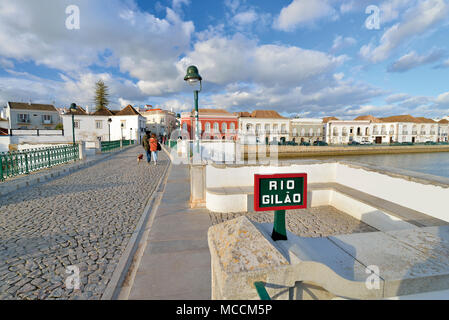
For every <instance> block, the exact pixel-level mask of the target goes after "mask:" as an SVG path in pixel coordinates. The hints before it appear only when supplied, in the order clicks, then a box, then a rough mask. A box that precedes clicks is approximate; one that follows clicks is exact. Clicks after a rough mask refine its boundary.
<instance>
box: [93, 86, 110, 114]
mask: <svg viewBox="0 0 449 320" xmlns="http://www.w3.org/2000/svg"><path fill="white" fill-rule="evenodd" d="M108 90H109V88H108V86H107V85H105V84H104V82H103V80H98V81H97V82H96V83H95V105H96V108H97V110H99V109H101V108H102V107H106V106H107V105H108V104H109V99H108V97H109V93H108Z"/></svg>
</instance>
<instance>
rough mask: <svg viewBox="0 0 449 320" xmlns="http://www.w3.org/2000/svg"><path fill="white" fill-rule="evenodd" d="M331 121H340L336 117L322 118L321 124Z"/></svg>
mask: <svg viewBox="0 0 449 320" xmlns="http://www.w3.org/2000/svg"><path fill="white" fill-rule="evenodd" d="M331 120H340V119H338V118H336V117H324V118H323V123H328V122H329V121H331Z"/></svg>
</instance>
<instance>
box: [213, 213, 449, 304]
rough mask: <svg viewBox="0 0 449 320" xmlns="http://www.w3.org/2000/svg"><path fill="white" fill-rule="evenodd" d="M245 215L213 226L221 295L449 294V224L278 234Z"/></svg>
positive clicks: (218, 295) (361, 296) (216, 290)
mask: <svg viewBox="0 0 449 320" xmlns="http://www.w3.org/2000/svg"><path fill="white" fill-rule="evenodd" d="M272 228H273V226H272V224H259V223H255V222H252V221H250V220H249V219H248V218H246V217H244V216H242V217H239V218H237V219H233V220H229V221H226V222H224V223H221V224H218V225H215V226H212V227H210V228H209V231H208V243H209V249H210V253H211V267H212V298H213V299H259V297H258V295H257V291H256V289H255V287H254V282H256V281H261V282H263V283H264V284H265V288H266V289H267V292H268V294H269V295H270V296H271V298H272V299H334V298H339V297H342V298H348V299H384V298H395V297H411V295H420V297H421V298H423V299H425V298H426V296H427V295H430V296H431V297H433V298H435V297H437V298H443V299H448V298H449V294H448V291H444V290H448V289H449V226H439V227H424V228H414V229H408V230H396V231H389V232H369V233H359V234H350V235H341V236H330V237H325V238H303V237H298V236H296V235H293V234H291V233H290V232H287V235H288V240H287V241H277V242H273V241H272V239H271V237H270V234H271V231H272Z"/></svg>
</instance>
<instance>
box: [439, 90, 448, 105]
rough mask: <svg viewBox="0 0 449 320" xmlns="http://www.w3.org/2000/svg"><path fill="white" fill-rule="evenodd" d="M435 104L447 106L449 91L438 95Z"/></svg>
mask: <svg viewBox="0 0 449 320" xmlns="http://www.w3.org/2000/svg"><path fill="white" fill-rule="evenodd" d="M436 102H437V103H438V104H441V105H446V106H449V91H448V92H444V93H442V94H440V95H438V97H437V98H436Z"/></svg>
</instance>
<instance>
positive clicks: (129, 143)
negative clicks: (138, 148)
mask: <svg viewBox="0 0 449 320" xmlns="http://www.w3.org/2000/svg"><path fill="white" fill-rule="evenodd" d="M132 144H134V140H123V146H129V145H132Z"/></svg>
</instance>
